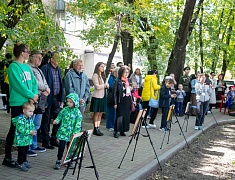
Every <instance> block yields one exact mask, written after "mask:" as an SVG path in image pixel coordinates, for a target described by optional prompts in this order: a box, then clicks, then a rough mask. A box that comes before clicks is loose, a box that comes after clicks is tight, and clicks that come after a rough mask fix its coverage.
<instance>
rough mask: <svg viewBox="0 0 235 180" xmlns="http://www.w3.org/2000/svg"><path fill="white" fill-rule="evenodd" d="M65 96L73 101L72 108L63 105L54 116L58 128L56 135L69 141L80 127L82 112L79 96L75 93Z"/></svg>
mask: <svg viewBox="0 0 235 180" xmlns="http://www.w3.org/2000/svg"><path fill="white" fill-rule="evenodd" d="M66 98H69V99H71V100H72V101H73V102H74V106H75V107H74V108H70V107H68V106H66V107H64V108H63V109H62V110H61V111H60V113H59V115H58V116H57V118H56V121H57V124H60V128H59V130H58V132H57V134H56V137H57V138H58V139H60V140H63V141H67V142H69V141H70V138H71V136H72V135H73V134H76V133H79V132H80V131H81V129H82V114H81V112H80V110H79V98H78V95H77V94H76V93H70V94H69V95H68V96H66Z"/></svg>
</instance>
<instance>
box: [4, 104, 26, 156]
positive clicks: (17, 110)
mask: <svg viewBox="0 0 235 180" xmlns="http://www.w3.org/2000/svg"><path fill="white" fill-rule="evenodd" d="M22 113H23V110H22V106H11V118H14V117H17V116H19V115H20V114H22ZM14 136H15V126H14V125H13V124H12V121H11V126H10V129H9V131H8V134H7V137H6V145H5V158H8V159H11V148H12V145H13V141H14Z"/></svg>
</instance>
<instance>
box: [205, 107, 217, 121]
mask: <svg viewBox="0 0 235 180" xmlns="http://www.w3.org/2000/svg"><path fill="white" fill-rule="evenodd" d="M210 111H211V115H212V117H213V118H214V120H215V123H216V125H219V124H218V122H217V120H216V119H215V116H214V114H213V112H212V109H211V110H210ZM207 114H208V113H207Z"/></svg>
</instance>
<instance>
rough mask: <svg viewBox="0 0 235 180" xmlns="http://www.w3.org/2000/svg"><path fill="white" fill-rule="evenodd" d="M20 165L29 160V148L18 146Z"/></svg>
mask: <svg viewBox="0 0 235 180" xmlns="http://www.w3.org/2000/svg"><path fill="white" fill-rule="evenodd" d="M17 148H18V159H17V162H18V164H23V162H26V160H27V153H28V149H29V146H18V147H17Z"/></svg>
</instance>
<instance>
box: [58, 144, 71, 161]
mask: <svg viewBox="0 0 235 180" xmlns="http://www.w3.org/2000/svg"><path fill="white" fill-rule="evenodd" d="M66 143H67V148H68V147H69V142H66V141H63V140H60V145H59V148H58V154H57V159H58V160H61V159H62V157H63V154H64V149H65V145H66Z"/></svg>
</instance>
